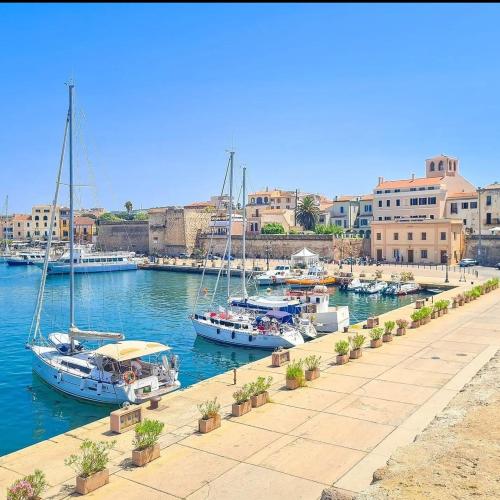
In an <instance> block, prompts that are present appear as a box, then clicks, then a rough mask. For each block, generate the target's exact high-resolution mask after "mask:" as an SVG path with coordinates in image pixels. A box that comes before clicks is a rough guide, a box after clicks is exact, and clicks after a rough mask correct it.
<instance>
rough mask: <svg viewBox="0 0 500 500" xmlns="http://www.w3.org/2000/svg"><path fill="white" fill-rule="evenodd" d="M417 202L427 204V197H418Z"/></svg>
mask: <svg viewBox="0 0 500 500" xmlns="http://www.w3.org/2000/svg"><path fill="white" fill-rule="evenodd" d="M418 204H419V205H427V198H419V199H418Z"/></svg>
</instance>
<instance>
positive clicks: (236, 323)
mask: <svg viewBox="0 0 500 500" xmlns="http://www.w3.org/2000/svg"><path fill="white" fill-rule="evenodd" d="M233 168H234V152H233V151H231V152H230V153H229V164H228V171H227V174H228V175H229V203H228V207H229V208H228V222H229V223H228V239H227V244H226V245H227V246H226V252H225V255H231V250H232V247H231V238H232V224H231V221H232V210H233V208H232V207H233ZM245 175H246V168H243V190H242V191H243V195H242V196H243V208H242V211H243V248H242V257H243V258H242V291H243V293H242V296H241V297H239V298H232V297H231V259H227V300H228V304H229V307H228V308H223V307H221V306H219V309H218V310H214V309H212V310H208V311H205V312H203V313H201V314H198V313H196V307H197V304H195V311H194V313H193V314H192V315H191V321H192V323H193V327H194V330H195V332H196V334H197V335H199V336H200V337H203V338H205V339H208V340H212V341H215V342H219V343H224V344H230V345H237V346H243V347H258V348H261V349H276V348H277V347H293V346H296V345H300V344H303V343H304V338H303V337H302V335H301V333H300V331H299V328H298V327H297V326H296V325H294V324H293V323H292V324H290V323H286V324H285V323H280V322H278V321H277V319H276V318H275V317H274V318H271V319H270V320H269V321H261V322H258V321H257V319H256V316H255V314H253V313H252V312H251V311H250V310H249V309H250V308H246V307H244V306H245V305H247V304H248V300H249V297H248V293H247V290H246V270H245V258H246V248H245V245H246V238H245V233H246V210H245V201H246V200H245V197H246V193H245ZM210 253H211V248H209V251H208V252H207V254H210ZM225 255H224V257H225ZM202 283H203V279H202ZM217 283H218V280H217ZM201 288H202V284H200V291H201ZM216 288H217V287H216ZM214 295H215V291H214ZM198 298H199V294H198ZM241 308H243V310H241Z"/></svg>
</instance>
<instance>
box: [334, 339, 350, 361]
mask: <svg viewBox="0 0 500 500" xmlns="http://www.w3.org/2000/svg"><path fill="white" fill-rule="evenodd" d="M335 352H336V353H337V358H336V363H337V364H338V365H345V364H346V363H347V362H348V361H349V341H348V340H339V341H338V342H336V343H335Z"/></svg>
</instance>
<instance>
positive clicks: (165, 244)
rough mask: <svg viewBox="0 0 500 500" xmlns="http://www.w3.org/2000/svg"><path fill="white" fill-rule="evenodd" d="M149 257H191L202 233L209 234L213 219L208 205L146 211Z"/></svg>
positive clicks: (210, 206)
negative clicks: (181, 254)
mask: <svg viewBox="0 0 500 500" xmlns="http://www.w3.org/2000/svg"><path fill="white" fill-rule="evenodd" d="M148 214H149V253H150V254H152V255H178V254H180V253H188V254H191V253H192V252H193V251H194V249H195V248H196V245H197V240H198V238H199V236H200V235H201V234H202V233H205V232H208V231H209V226H210V222H211V221H212V216H213V215H214V210H213V206H212V205H211V204H210V203H208V202H207V203H206V204H200V203H195V204H192V205H186V206H185V207H161V208H152V209H150V210H148Z"/></svg>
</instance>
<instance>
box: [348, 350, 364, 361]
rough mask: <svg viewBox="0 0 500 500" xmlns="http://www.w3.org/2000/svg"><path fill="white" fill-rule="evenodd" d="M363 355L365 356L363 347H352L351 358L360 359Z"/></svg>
mask: <svg viewBox="0 0 500 500" xmlns="http://www.w3.org/2000/svg"><path fill="white" fill-rule="evenodd" d="M361 356H363V351H362V350H361V348H358V349H352V350H351V352H350V353H349V358H351V359H358V358H360V357H361Z"/></svg>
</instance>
